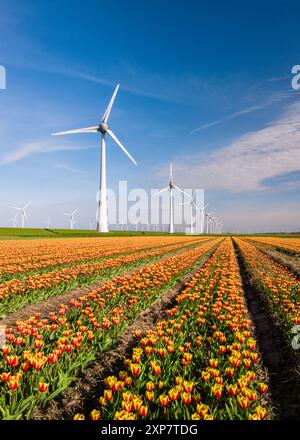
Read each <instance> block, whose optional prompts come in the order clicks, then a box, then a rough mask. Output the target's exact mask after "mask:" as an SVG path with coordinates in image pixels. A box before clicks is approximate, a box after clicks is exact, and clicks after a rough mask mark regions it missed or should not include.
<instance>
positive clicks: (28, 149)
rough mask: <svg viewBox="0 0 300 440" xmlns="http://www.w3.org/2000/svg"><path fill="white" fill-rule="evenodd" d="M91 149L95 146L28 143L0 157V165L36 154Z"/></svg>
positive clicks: (41, 142)
mask: <svg viewBox="0 0 300 440" xmlns="http://www.w3.org/2000/svg"><path fill="white" fill-rule="evenodd" d="M92 148H96V146H77V145H70V144H69V145H67V144H61V143H60V144H58V143H54V142H51V141H48V142H45V141H34V142H28V143H26V144H24V145H22V146H21V147H19V148H17V149H16V150H14V151H11V152H8V153H5V154H4V155H3V156H2V157H0V165H8V164H10V163H13V162H17V161H19V160H22V159H25V158H27V157H29V156H32V155H37V154H46V153H54V152H57V151H72V150H86V149H92Z"/></svg>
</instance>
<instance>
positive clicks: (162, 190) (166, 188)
mask: <svg viewBox="0 0 300 440" xmlns="http://www.w3.org/2000/svg"><path fill="white" fill-rule="evenodd" d="M168 189H169V186H166V187H165V188H163V189H160V190H159V191H157V192H156V193H154V194H153V197H155V196H157V195H158V194H161V193H163V192H164V191H167V190H168Z"/></svg>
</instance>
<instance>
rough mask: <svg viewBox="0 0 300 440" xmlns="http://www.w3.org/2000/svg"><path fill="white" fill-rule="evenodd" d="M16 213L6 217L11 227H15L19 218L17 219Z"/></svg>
mask: <svg viewBox="0 0 300 440" xmlns="http://www.w3.org/2000/svg"><path fill="white" fill-rule="evenodd" d="M17 217H18V214H16V215H15V216H14V217H11V218H9V219H8V221H9V222H11V223H12V224H13V227H14V228H16V226H17V224H18V223H19V220H18V219H17Z"/></svg>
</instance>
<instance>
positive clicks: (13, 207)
mask: <svg viewBox="0 0 300 440" xmlns="http://www.w3.org/2000/svg"><path fill="white" fill-rule="evenodd" d="M29 205H31V202H29V203H27V205H25V206H23V208H20V207H19V206H11V208H12V209H17V210H18V211H20V212H21V228H22V229H23V228H24V225H25V219H27V218H28V216H27V214H26V209H27V208H28V206H29Z"/></svg>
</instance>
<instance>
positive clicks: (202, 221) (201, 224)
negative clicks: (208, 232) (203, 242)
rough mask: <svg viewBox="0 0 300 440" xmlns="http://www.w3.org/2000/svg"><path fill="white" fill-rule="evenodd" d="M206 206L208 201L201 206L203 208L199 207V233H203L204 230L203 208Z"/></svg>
mask: <svg viewBox="0 0 300 440" xmlns="http://www.w3.org/2000/svg"><path fill="white" fill-rule="evenodd" d="M207 207H208V203H207V204H206V205H205V206H203V208H200V213H201V217H200V220H201V223H200V233H201V234H203V232H204V219H205V214H204V212H205V209H206V208H207Z"/></svg>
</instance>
